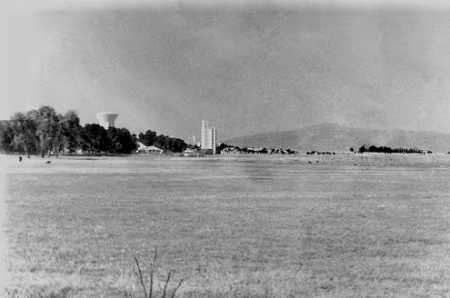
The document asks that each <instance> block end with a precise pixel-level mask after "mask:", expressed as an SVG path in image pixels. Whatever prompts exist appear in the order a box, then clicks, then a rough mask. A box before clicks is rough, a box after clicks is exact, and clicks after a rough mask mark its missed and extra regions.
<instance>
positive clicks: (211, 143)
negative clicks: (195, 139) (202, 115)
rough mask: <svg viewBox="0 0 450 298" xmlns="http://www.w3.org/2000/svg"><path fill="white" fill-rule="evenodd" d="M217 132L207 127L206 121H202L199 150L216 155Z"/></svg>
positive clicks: (213, 128)
mask: <svg viewBox="0 0 450 298" xmlns="http://www.w3.org/2000/svg"><path fill="white" fill-rule="evenodd" d="M216 138H217V131H216V128H215V127H211V128H210V127H209V126H208V121H205V120H202V128H201V140H200V148H201V149H202V150H205V151H211V152H212V154H216Z"/></svg>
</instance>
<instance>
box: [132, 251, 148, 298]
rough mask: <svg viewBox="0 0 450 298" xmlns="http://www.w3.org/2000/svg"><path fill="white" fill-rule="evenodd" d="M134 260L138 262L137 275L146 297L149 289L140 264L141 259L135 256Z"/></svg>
mask: <svg viewBox="0 0 450 298" xmlns="http://www.w3.org/2000/svg"><path fill="white" fill-rule="evenodd" d="M134 261H135V262H136V267H137V272H135V273H136V276H137V278H138V280H139V282H140V284H141V287H142V291H143V292H144V297H147V289H146V288H145V283H144V276H143V275H142V270H141V266H140V265H139V261H138V259H137V258H136V257H134Z"/></svg>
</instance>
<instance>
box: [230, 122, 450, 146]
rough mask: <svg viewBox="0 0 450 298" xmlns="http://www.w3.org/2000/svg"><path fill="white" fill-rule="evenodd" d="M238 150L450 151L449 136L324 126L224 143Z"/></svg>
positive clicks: (336, 125) (243, 137)
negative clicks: (372, 148) (367, 148)
mask: <svg viewBox="0 0 450 298" xmlns="http://www.w3.org/2000/svg"><path fill="white" fill-rule="evenodd" d="M223 142H224V143H225V144H229V145H235V146H239V147H266V148H277V147H281V148H292V149H297V150H300V151H309V150H316V151H336V152H339V151H349V148H350V147H353V148H355V150H357V149H358V148H359V147H360V146H362V145H376V146H389V147H391V148H394V147H395V148H397V147H403V148H419V149H424V150H432V151H433V152H445V153H447V152H448V151H450V134H445V133H439V132H429V131H408V130H400V129H372V128H354V127H346V126H341V125H338V124H332V123H323V124H318V125H312V126H307V127H303V128H300V129H298V130H289V131H279V132H267V133H260V134H255V135H248V136H241V137H234V138H230V139H227V140H224V141H223Z"/></svg>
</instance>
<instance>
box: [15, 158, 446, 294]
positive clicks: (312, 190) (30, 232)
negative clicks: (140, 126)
mask: <svg viewBox="0 0 450 298" xmlns="http://www.w3.org/2000/svg"><path fill="white" fill-rule="evenodd" d="M377 158H378V157H365V156H352V157H351V159H349V160H342V159H336V160H333V159H321V160H319V161H320V163H319V164H318V165H316V163H314V165H310V164H308V161H309V160H306V159H305V160H289V162H286V161H285V160H258V161H256V160H246V161H217V160H210V161H190V160H185V161H179V160H175V161H172V160H143V161H142V160H139V161H136V160H130V161H123V160H122V159H121V160H112V161H109V160H101V161H58V162H54V163H52V165H51V167H47V168H42V167H41V166H40V165H36V166H34V165H33V164H31V165H29V166H28V165H26V166H28V168H24V169H22V168H13V169H12V170H11V171H10V173H9V176H8V186H9V199H8V201H7V206H8V218H9V221H8V225H7V227H6V228H7V233H8V235H9V237H10V247H11V249H10V253H11V256H10V259H9V266H10V268H9V271H10V272H11V277H12V283H11V286H10V288H9V294H8V295H9V296H10V297H126V296H128V297H129V296H130V295H131V296H132V297H143V296H144V295H143V291H142V286H141V283H140V280H139V278H138V277H137V276H136V270H135V267H136V264H135V260H134V259H133V256H134V255H136V256H137V257H138V260H139V261H140V267H141V271H142V275H143V276H145V279H146V284H148V282H149V280H148V278H149V276H150V275H149V274H150V272H151V265H150V264H151V259H152V256H153V249H154V248H155V247H157V248H158V249H159V252H160V253H159V257H158V260H159V262H158V265H159V267H158V272H155V274H154V289H155V290H154V292H153V294H154V295H156V296H155V297H161V295H162V294H163V290H164V284H165V282H166V280H167V274H168V270H169V269H175V273H174V274H175V277H174V280H172V281H171V283H170V284H169V286H168V287H167V289H166V296H167V295H171V294H172V293H173V290H174V289H175V288H176V287H177V284H178V281H179V280H180V279H183V280H184V281H183V283H182V285H181V286H180V287H179V288H178V290H177V292H176V296H177V297H448V296H450V285H449V282H448V281H449V280H450V259H449V256H450V254H449V252H450V251H449V247H450V245H449V244H450V198H449V194H450V185H449V183H448V181H449V178H450V170H449V166H450V161H446V160H444V161H440V162H439V163H436V162H434V161H433V160H431V161H430V160H425V159H423V160H422V159H420V160H419V159H418V160H414V161H409V160H407V159H402V160H400V161H396V160H393V161H392V160H391V161H388V162H386V160H384V159H382V160H379V159H377ZM399 158H400V157H399ZM418 158H419V157H418ZM420 158H429V157H420ZM399 164H400V165H401V166H399ZM21 166H22V165H21ZM146 289H147V294H148V289H149V287H148V286H147V288H146ZM168 297H170V296H168Z"/></svg>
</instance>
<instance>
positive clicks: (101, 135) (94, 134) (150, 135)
mask: <svg viewBox="0 0 450 298" xmlns="http://www.w3.org/2000/svg"><path fill="white" fill-rule="evenodd" d="M137 141H140V142H142V143H143V144H145V145H147V146H149V145H154V146H157V147H159V148H161V149H164V150H167V151H172V152H182V151H183V150H185V149H186V148H187V147H188V145H187V144H186V143H185V142H184V141H183V140H182V139H178V138H172V137H168V136H165V135H157V134H156V132H154V131H151V130H147V131H146V132H145V133H140V134H139V138H138V137H136V135H134V134H131V133H130V131H129V130H128V129H126V128H115V127H110V128H108V129H105V128H104V127H103V126H101V125H99V124H96V123H88V124H85V125H84V126H82V125H81V124H80V118H79V117H78V115H77V113H76V112H74V111H69V112H67V113H65V114H59V113H57V112H56V111H55V109H54V108H52V107H50V106H42V107H40V108H39V109H36V110H31V111H28V112H26V113H16V114H15V115H13V116H12V117H11V119H10V120H6V121H1V122H0V151H3V152H7V153H10V152H16V153H22V154H26V155H28V156H30V155H31V154H40V155H41V156H45V155H50V154H60V153H74V152H76V151H77V150H82V152H84V153H88V154H129V153H131V152H133V151H134V150H136V148H137Z"/></svg>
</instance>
